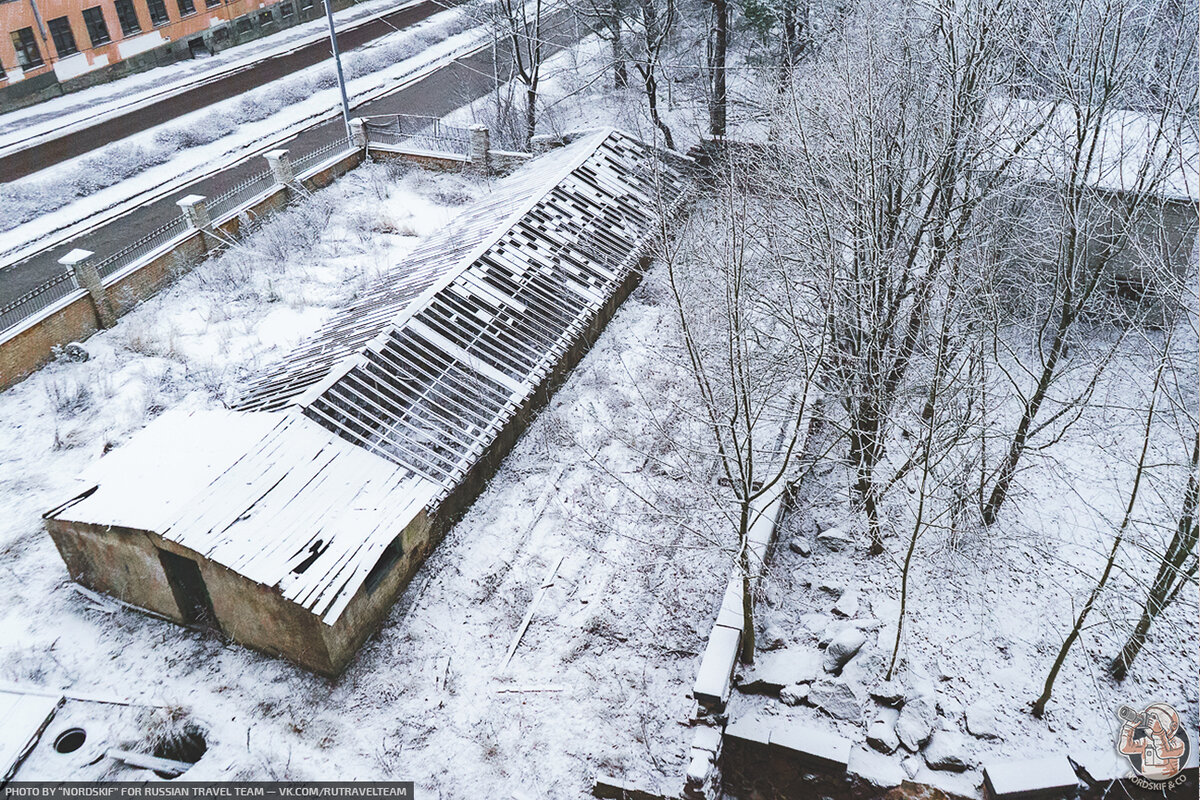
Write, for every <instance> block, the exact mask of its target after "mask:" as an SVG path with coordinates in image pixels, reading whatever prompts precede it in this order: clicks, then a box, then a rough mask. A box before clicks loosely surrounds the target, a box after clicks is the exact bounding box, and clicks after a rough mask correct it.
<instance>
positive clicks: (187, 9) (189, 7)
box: [175, 0, 196, 17]
mask: <svg viewBox="0 0 1200 800" xmlns="http://www.w3.org/2000/svg"><path fill="white" fill-rule="evenodd" d="M175 5H177V6H178V7H179V16H181V17H186V16H188V15H190V14H195V13H196V4H195V3H194V2H192V0H175Z"/></svg>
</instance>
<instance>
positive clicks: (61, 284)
mask: <svg viewBox="0 0 1200 800" xmlns="http://www.w3.org/2000/svg"><path fill="white" fill-rule="evenodd" d="M77 291H79V283H78V282H77V281H76V280H75V274H74V273H73V272H64V273H62V274H61V275H58V276H57V277H54V278H51V279H50V280H48V281H46V282H45V283H43V284H42V285H41V286H38V287H37V288H35V289H32V290H31V291H28V292H26V293H25V294H23V295H21V296H20V297H18V298H17V299H16V300H13V301H12V302H11V303H9V304H8V305H6V306H4V307H3V308H0V333H5V332H7V331H8V330H9V329H10V328H13V327H15V326H16V325H19V324H20V323H22V322H24V321H25V320H27V319H29V318H30V317H32V316H33V315H34V314H37V313H38V312H40V311H42V310H43V309H46V308H49V307H50V306H52V305H54V304H55V303H57V302H58V301H59V300H62V299H63V298H64V297H67V296H68V295H71V294H74V293H75V292H77Z"/></svg>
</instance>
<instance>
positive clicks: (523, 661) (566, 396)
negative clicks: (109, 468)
mask: <svg viewBox="0 0 1200 800" xmlns="http://www.w3.org/2000/svg"><path fill="white" fill-rule="evenodd" d="M485 190H486V189H485V187H484V186H483V185H481V184H479V183H476V182H472V181H468V180H465V179H463V178H460V177H456V176H447V175H440V176H435V177H431V176H430V175H428V174H426V173H421V172H411V173H407V174H406V175H404V176H402V177H401V176H400V175H399V173H398V171H397V170H396V169H394V168H393V169H389V168H387V167H384V166H379V165H375V166H366V167H363V168H360V169H358V170H355V171H354V172H352V173H350V174H349V175H348V176H347V177H345V178H343V179H342V180H340V181H339V182H338V183H337V184H335V185H334V187H332V188H330V189H328V190H325V191H323V192H321V193H319V194H317V195H315V196H314V197H313V198H312V199H310V200H308V201H306V202H305V203H304V204H302V205H300V206H298V207H296V208H293V209H290V210H288V211H286V212H284V213H282V214H280V215H279V216H277V217H275V218H273V219H272V220H270V221H268V222H267V223H266V224H265V225H264V226H263V228H262V229H261V230H260V231H258V232H257V233H255V234H253V235H252V236H250V237H249V238H248V239H247V240H246V241H245V242H244V243H243V245H242V246H241V247H239V248H237V249H235V250H232V251H230V252H228V253H226V254H224V255H222V256H220V257H219V258H217V259H215V260H213V261H210V262H206V263H204V264H202V265H200V266H198V267H197V268H196V269H194V270H193V271H192V272H191V273H189V274H188V275H186V276H185V277H183V278H182V279H181V280H180V281H179V282H178V283H177V284H176V285H175V286H173V287H172V288H170V289H169V290H167V291H165V292H163V293H162V294H160V295H158V296H156V297H155V298H153V299H151V300H149V301H147V302H145V303H144V304H143V305H142V306H140V307H139V308H138V309H136V310H135V311H134V312H132V313H131V314H129V315H127V316H126V317H124V318H123V319H122V320H121V321H120V322H119V324H118V325H117V326H116V327H115V328H114V329H112V330H109V331H106V332H103V333H99V334H97V335H95V336H93V337H92V338H91V339H89V340H88V341H87V342H86V347H87V349H88V351H89V352H90V353H91V359H90V360H89V361H87V362H85V363H73V362H69V361H61V362H59V363H55V364H52V365H50V366H48V367H47V368H45V369H43V370H42V371H40V372H38V373H37V374H35V375H33V376H31V377H30V378H28V379H27V380H25V381H24V382H22V383H21V384H20V385H18V386H16V387H14V388H13V389H11V390H9V391H7V392H5V393H3V394H0V440H2V441H4V443H5V445H4V447H3V449H2V450H0V517H2V521H0V552H2V553H3V558H2V559H0V564H2V565H3V568H2V569H0V682H3V681H7V682H17V683H27V684H36V685H39V686H46V687H52V688H60V687H70V688H73V689H75V690H76V691H87V692H89V693H101V694H109V695H116V696H128V697H133V698H135V699H138V700H141V701H145V702H152V703H159V704H165V705H169V706H173V707H178V708H179V711H178V712H177V716H179V715H183V717H185V718H186V719H188V720H192V721H195V722H197V723H199V724H200V725H202V726H203V727H204V728H205V729H206V730H207V736H206V738H207V743H208V752H207V753H206V754H205V756H204V757H203V759H202V760H201V761H200V762H199V763H198V764H197V766H196V767H194V768H193V769H192V770H191V771H189V773H188V777H189V778H194V779H205V778H214V779H235V778H311V779H321V778H329V777H331V776H336V777H338V778H347V779H348V778H368V777H374V778H394V779H411V780H415V781H417V783H418V785H419V786H420V787H422V790H423V791H422V792H421V796H422V797H445V798H450V797H480V796H500V797H509V796H516V797H531V798H532V797H583V796H586V795H587V794H588V792H589V790H590V786H591V782H592V780H593V778H594V775H595V773H596V772H598V771H603V772H609V773H616V774H624V775H628V776H629V777H631V778H632V779H634V780H637V781H639V782H640V783H642V784H643V785H648V784H653V783H659V782H663V783H668V784H673V782H674V781H677V780H678V779H679V777H680V776H681V775H682V771H683V759H684V756H685V753H686V748H687V746H688V743H689V740H690V735H689V731H688V729H687V727H686V722H687V718H688V715H689V714H690V711H691V706H692V704H691V701H690V700H689V699H688V697H687V694H686V692H687V687H688V686H689V685H690V682H691V680H692V677H693V669H694V667H695V663H696V659H697V657H698V654H699V652H700V650H701V648H702V647H703V643H704V636H705V635H706V633H707V617H708V614H709V610H710V606H711V604H712V601H713V598H715V597H716V596H717V594H718V592H719V590H720V588H721V586H722V585H723V582H724V570H725V563H726V559H727V558H728V555H727V554H725V553H722V552H721V551H720V550H719V549H718V548H716V547H715V546H713V544H712V542H711V540H710V539H709V538H708V537H707V536H698V535H697V534H696V533H694V531H696V530H700V529H703V528H704V526H705V524H706V523H705V520H704V516H705V515H704V504H703V503H702V502H700V501H699V500H698V499H697V497H695V496H694V492H693V491H692V490H691V489H689V488H688V487H690V486H693V485H694V484H693V483H691V482H687V481H682V482H681V481H680V480H678V475H677V470H678V469H680V468H682V467H683V465H682V462H681V461H680V460H679V459H675V460H674V463H675V464H676V467H675V468H664V465H666V464H670V463H672V459H673V457H672V455H671V454H670V453H660V452H656V451H655V450H654V448H653V447H649V446H648V443H649V442H652V441H653V440H654V437H653V435H651V434H652V433H653V431H654V430H655V429H656V427H657V426H658V425H660V424H663V422H662V421H661V420H658V421H656V420H655V419H654V417H653V416H652V415H650V414H648V413H647V411H646V410H647V409H649V408H651V407H652V406H653V404H654V403H657V402H660V401H661V399H662V398H664V397H668V396H670V395H671V394H672V393H673V391H674V389H673V387H674V386H676V385H677V383H678V380H679V375H678V374H677V373H674V372H673V371H672V370H671V368H670V366H669V363H668V364H666V365H664V362H663V361H662V359H661V358H659V355H660V354H661V353H663V352H664V349H666V350H670V348H671V344H670V342H671V341H673V339H672V336H671V333H670V331H671V329H672V320H673V317H672V316H671V314H670V306H669V305H668V304H666V303H665V300H664V299H665V298H666V296H667V295H666V293H665V291H664V290H663V288H662V287H661V286H660V285H659V283H658V279H657V277H656V276H655V275H654V274H652V275H651V276H650V277H649V278H648V279H647V281H646V283H645V284H644V285H643V286H642V287H641V288H639V289H638V290H637V291H636V292H635V294H634V296H633V297H631V298H630V300H628V301H627V302H626V304H625V305H624V306H623V307H622V309H621V310H620V311H619V312H618V313H617V315H616V317H615V318H614V320H613V321H612V322H611V323H610V325H609V327H608V329H607V330H606V332H605V333H604V334H603V335H602V336H601V338H600V340H599V342H598V343H597V345H596V346H595V347H594V348H593V350H592V351H591V353H590V354H589V355H588V356H586V357H585V358H584V360H583V361H582V363H581V364H580V366H579V367H578V368H577V369H576V370H575V371H574V372H573V373H572V375H571V377H570V378H569V380H568V382H567V383H566V385H565V386H564V388H562V389H561V390H560V391H559V392H558V393H557V395H556V396H555V398H554V399H553V400H552V403H551V406H550V407H549V408H548V409H547V410H546V411H544V412H543V413H542V414H541V415H540V416H539V417H538V419H537V420H536V421H535V422H534V423H533V425H532V427H531V428H530V430H529V431H528V432H527V434H526V435H525V436H524V437H523V439H522V440H521V441H520V443H519V444H518V446H517V447H516V449H515V451H514V452H513V454H512V455H511V456H510V457H509V458H508V459H507V460H506V462H505V464H504V465H503V466H502V468H501V470H500V472H499V473H498V474H497V476H496V477H495V478H494V479H493V481H492V482H491V484H490V486H489V487H488V488H487V489H486V490H485V492H484V494H483V495H482V496H481V497H480V499H479V500H478V501H477V502H476V503H475V505H474V506H473V507H472V508H471V510H470V511H469V513H468V514H467V515H466V517H465V518H464V519H463V520H462V521H461V522H460V523H459V524H458V525H457V526H456V527H455V528H454V529H453V530H452V531H451V532H450V534H449V535H448V536H447V538H446V540H445V541H444V542H443V543H442V544H441V545H440V546H439V547H438V549H437V550H436V551H435V553H434V554H433V555H432V556H431V558H430V560H429V562H428V563H427V564H426V565H425V566H424V567H423V568H422V569H421V571H420V572H419V573H418V575H417V577H416V578H415V580H414V581H413V583H412V585H411V586H410V588H409V590H408V591H407V592H406V593H405V595H404V597H403V598H402V599H401V601H400V602H399V603H398V605H397V606H396V608H395V609H394V611H393V613H392V615H391V617H390V618H389V620H388V621H387V623H386V624H385V626H384V628H383V630H382V631H381V632H380V634H378V635H377V636H376V637H374V638H373V639H372V640H370V641H369V642H368V643H367V644H366V645H365V646H364V648H363V650H362V652H361V653H360V655H359V657H358V658H357V660H356V661H355V662H353V663H352V664H351V666H350V667H349V669H348V670H347V672H346V673H345V674H344V675H343V677H342V678H341V679H340V680H338V681H336V682H330V681H327V680H325V679H321V678H317V677H314V676H312V675H310V674H308V673H305V672H303V671H301V670H300V669H298V668H295V667H292V666H291V665H289V664H288V663H286V662H283V661H280V660H277V659H272V658H268V657H265V656H260V655H257V654H255V653H253V652H250V651H247V650H245V649H242V648H239V647H237V646H232V645H226V644H224V643H223V642H221V641H220V640H218V639H216V638H215V637H214V636H212V635H209V634H202V633H197V632H194V631H191V630H187V629H183V628H180V627H177V626H175V625H172V624H169V623H166V622H161V621H158V620H155V619H153V618H150V617H147V616H145V615H143V614H140V613H138V612H136V611H131V610H127V609H124V608H122V607H120V606H117V605H116V604H110V603H108V602H107V601H103V600H100V601H97V600H95V599H92V598H88V597H85V596H84V595H83V594H81V593H80V592H78V591H77V590H76V589H75V588H74V585H73V584H72V583H71V582H70V581H69V580H68V577H67V573H66V570H65V568H64V566H63V564H62V561H61V559H60V558H59V556H58V554H57V552H56V551H55V549H54V546H53V544H52V543H51V541H50V539H49V537H48V536H47V535H46V534H45V533H44V532H43V530H42V527H41V521H40V518H39V514H40V513H41V512H43V511H44V510H46V508H47V506H48V504H49V503H50V502H51V500H52V498H54V497H57V496H60V495H61V493H62V491H63V489H64V488H65V487H67V486H68V485H69V482H70V481H71V480H72V478H73V477H74V475H75V474H77V473H78V471H79V470H80V469H82V468H83V467H84V466H86V465H88V464H89V463H91V462H92V461H94V460H95V459H96V458H98V457H99V456H100V454H101V453H102V452H103V451H104V450H105V449H106V448H108V447H110V446H111V445H113V444H117V443H120V442H121V441H123V440H124V439H126V438H127V437H128V436H129V435H131V434H132V433H133V432H135V431H136V430H138V429H139V428H140V427H141V426H142V425H144V424H145V422H146V421H147V420H148V419H150V418H151V417H153V416H155V415H157V414H159V413H162V412H163V411H164V410H166V409H169V408H174V407H179V406H185V407H205V406H215V405H218V404H220V403H221V401H222V400H223V399H226V398H228V397H230V396H231V394H233V393H235V392H236V388H237V386H238V384H239V383H240V382H241V381H242V380H243V379H244V378H245V377H247V376H248V375H250V374H252V373H253V372H254V371H255V370H258V369H260V368H262V367H263V366H264V365H266V364H267V363H268V362H270V361H271V360H273V359H275V358H278V357H279V356H280V355H281V354H282V353H283V352H284V351H285V350H286V348H287V347H289V346H290V345H291V344H292V343H294V342H295V341H296V340H297V339H299V338H300V337H302V336H304V335H305V334H307V333H310V332H312V331H314V330H315V328H316V327H317V326H318V325H319V324H320V323H321V321H322V320H323V319H325V318H326V317H327V315H328V314H329V313H330V310H331V309H332V308H333V307H334V306H336V305H338V304H340V303H343V302H345V301H346V300H347V299H349V298H350V297H351V296H352V295H353V293H354V292H355V291H356V290H358V289H359V288H361V287H362V286H364V285H365V283H366V282H367V281H369V280H370V279H371V278H372V277H373V276H375V275H376V274H378V273H379V272H381V271H382V270H385V269H387V268H389V267H391V266H392V265H394V264H396V263H397V262H398V261H399V260H400V258H401V256H402V254H403V253H404V252H406V251H407V250H408V249H410V248H411V247H412V245H413V243H414V242H415V241H416V238H415V236H414V234H420V233H425V232H427V231H429V230H431V229H432V228H433V227H434V226H436V225H438V224H440V223H441V222H443V221H444V220H445V219H446V217H447V216H448V215H449V214H450V213H451V211H452V206H454V205H457V204H459V203H462V202H464V201H466V200H467V199H469V198H470V197H473V196H476V195H478V194H479V193H480V192H482V191H485ZM335 209H336V213H335ZM668 424H669V423H668ZM639 498H641V499H639ZM646 501H650V502H653V503H655V504H656V507H657V508H658V509H659V513H648V512H647V509H646V505H645V502H646ZM560 558H561V559H562V563H561V566H560V567H559V569H558V573H557V577H556V578H555V580H554V582H553V587H552V589H551V590H550V591H549V592H548V593H547V595H546V597H545V598H544V599H543V601H542V603H541V605H540V606H539V607H538V608H537V609H536V613H534V615H533V619H532V624H531V625H530V626H529V629H528V630H527V632H526V633H525V635H524V637H523V638H522V639H521V641H520V645H519V646H518V648H517V649H516V653H515V655H514V657H513V659H512V662H511V663H510V664H509V666H508V668H507V669H505V670H502V669H501V665H502V663H503V661H504V657H505V653H506V652H507V650H508V648H509V646H510V644H511V641H512V639H513V636H514V634H515V633H516V631H517V629H518V626H519V624H520V621H521V619H522V617H523V616H524V615H525V613H526V611H527V609H528V607H529V604H530V602H531V600H532V598H533V597H534V595H535V593H536V591H537V589H538V587H539V586H540V585H541V584H542V582H543V581H544V580H545V578H546V575H547V571H548V569H549V568H550V567H551V566H552V565H553V564H554V563H556V562H557V561H558V559H560ZM105 763H106V764H107V763H108V762H105ZM108 775H109V777H115V776H122V777H130V775H129V773H128V771H127V770H126V769H125V768H123V767H113V768H112V771H111V772H109V773H108ZM139 777H146V775H144V774H141V773H139ZM151 779H153V778H151Z"/></svg>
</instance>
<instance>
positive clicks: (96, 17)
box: [83, 6, 112, 47]
mask: <svg viewBox="0 0 1200 800" xmlns="http://www.w3.org/2000/svg"><path fill="white" fill-rule="evenodd" d="M83 24H84V26H85V27H86V28H87V32H88V38H89V39H91V40H92V47H99V46H100V45H102V44H107V43H108V42H111V41H112V37H111V36H109V35H108V23H106V22H105V21H104V12H103V11H101V10H100V6H92V7H91V8H85V9H84V10H83Z"/></svg>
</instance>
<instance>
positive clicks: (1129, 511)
mask: <svg viewBox="0 0 1200 800" xmlns="http://www.w3.org/2000/svg"><path fill="white" fill-rule="evenodd" d="M1168 349H1169V347H1168ZM1166 367H1167V359H1166V358H1162V359H1160V360H1159V363H1158V368H1157V369H1156V370H1155V373H1154V383H1153V386H1152V387H1151V389H1150V398H1149V401H1148V405H1147V408H1146V421H1145V425H1144V427H1143V430H1142V442H1141V452H1140V454H1139V456H1138V460H1137V465H1136V467H1135V468H1134V474H1133V480H1132V483H1131V485H1130V488H1129V500H1128V502H1127V503H1126V505H1125V515H1124V517H1122V518H1121V523H1120V525H1118V526H1117V531H1116V535H1115V536H1113V541H1112V547H1111V548H1110V549H1109V552H1108V560H1107V561H1106V562H1105V563H1104V568H1103V570H1101V572H1100V576H1099V578H1097V579H1096V584H1095V585H1094V586H1093V587H1092V590H1091V592H1089V593H1088V598H1087V600H1086V601H1085V602H1084V604H1083V607H1082V608H1081V609H1080V610H1079V614H1078V615H1076V617H1075V622H1074V624H1073V625H1072V626H1071V630H1070V631H1068V632H1067V637H1066V639H1064V640H1063V643H1062V646H1061V647H1060V648H1059V650H1058V655H1057V656H1056V657H1055V659H1054V663H1053V665H1051V667H1050V673H1049V674H1048V675H1047V676H1046V683H1045V685H1044V686H1043V688H1042V694H1041V695H1040V696H1039V697H1038V699H1037V700H1035V701H1034V703H1033V707H1032V712H1033V715H1034V716H1035V717H1041V716H1042V715H1043V714H1045V713H1046V704H1047V703H1048V702H1050V695H1051V692H1053V690H1054V681H1055V679H1056V678H1057V677H1058V673H1059V671H1060V670H1061V669H1062V666H1063V664H1064V663H1065V662H1066V660H1067V654H1068V653H1070V652H1071V647H1072V646H1073V645H1074V644H1075V641H1076V640H1077V639H1078V638H1079V634H1080V632H1081V631H1082V630H1083V626H1084V624H1085V623H1086V622H1087V619H1088V616H1089V615H1090V614H1091V613H1092V609H1093V608H1094V607H1095V605H1096V600H1097V599H1098V598H1099V597H1100V594H1101V593H1102V592H1103V591H1104V587H1105V586H1106V585H1107V584H1108V580H1109V578H1110V577H1111V576H1112V573H1113V567H1114V566H1115V565H1116V563H1117V554H1118V553H1119V552H1120V550H1121V544H1122V543H1123V542H1124V541H1125V535H1126V534H1127V533H1128V532H1129V529H1130V523H1131V522H1132V521H1133V511H1134V508H1135V507H1136V506H1137V501H1138V493H1139V491H1140V490H1141V487H1142V480H1143V478H1144V477H1145V474H1146V458H1147V455H1148V454H1149V452H1150V442H1151V438H1152V437H1151V434H1152V431H1153V428H1154V412H1155V407H1156V406H1157V404H1158V394H1159V387H1160V386H1161V384H1162V378H1163V372H1164V371H1165V369H1166Z"/></svg>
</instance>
